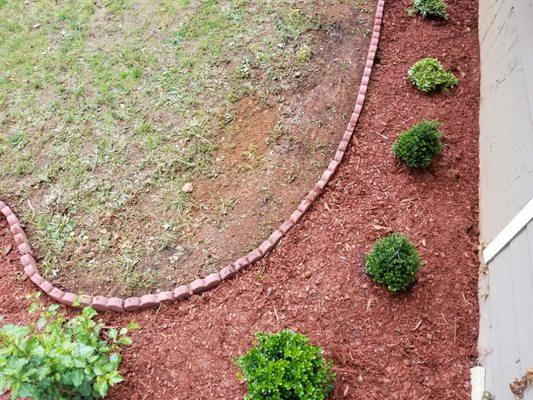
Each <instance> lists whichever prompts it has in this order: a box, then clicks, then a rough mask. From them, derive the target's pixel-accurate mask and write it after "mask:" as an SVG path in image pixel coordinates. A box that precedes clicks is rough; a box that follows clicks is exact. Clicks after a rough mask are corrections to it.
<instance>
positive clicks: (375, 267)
mask: <svg viewBox="0 0 533 400" xmlns="http://www.w3.org/2000/svg"><path fill="white" fill-rule="evenodd" d="M420 264H421V262H420V256H419V255H418V252H417V251H416V249H415V247H414V246H413V245H412V244H411V242H410V241H409V239H408V238H407V237H406V236H404V235H402V234H401V233H392V234H390V235H389V236H387V237H385V238H383V239H380V240H378V241H377V242H376V244H375V245H374V248H373V249H372V251H371V252H370V253H368V254H367V255H366V257H365V267H366V272H367V274H368V275H369V276H370V277H371V278H372V279H373V280H374V281H375V282H377V283H381V284H384V285H385V286H387V288H388V289H389V290H390V291H392V292H399V291H403V290H406V289H407V288H409V287H410V286H411V285H412V284H413V283H414V281H415V280H416V275H417V273H418V271H419V270H420Z"/></svg>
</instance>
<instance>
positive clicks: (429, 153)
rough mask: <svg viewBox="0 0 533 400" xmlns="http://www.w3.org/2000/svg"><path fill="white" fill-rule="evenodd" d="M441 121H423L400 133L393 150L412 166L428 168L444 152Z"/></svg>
mask: <svg viewBox="0 0 533 400" xmlns="http://www.w3.org/2000/svg"><path fill="white" fill-rule="evenodd" d="M439 125H440V122H439V121H437V120H433V121H426V120H424V121H422V122H420V123H418V124H416V125H414V126H413V127H412V128H411V129H408V130H406V131H404V132H402V133H400V135H398V138H397V139H396V141H395V142H394V144H393V145H392V151H393V152H394V154H395V155H396V157H398V158H399V159H400V160H402V161H403V162H404V163H405V164H407V165H408V166H409V167H411V168H426V167H428V166H429V165H430V164H431V162H432V161H433V159H434V158H435V157H436V156H437V155H439V154H440V153H441V152H442V149H443V147H444V146H443V145H442V143H441V141H440V137H441V136H442V132H441V131H439Z"/></svg>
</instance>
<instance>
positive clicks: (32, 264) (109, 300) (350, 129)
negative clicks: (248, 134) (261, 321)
mask: <svg viewBox="0 0 533 400" xmlns="http://www.w3.org/2000/svg"><path fill="white" fill-rule="evenodd" d="M384 5H385V0H378V5H377V9H376V14H375V18H374V28H373V31H372V38H371V39H370V45H369V49H368V55H367V59H366V64H365V69H364V72H363V78H362V79H361V86H360V87H359V94H358V96H357V101H356V103H355V108H354V111H353V113H352V116H351V118H350V122H349V123H348V126H347V128H346V131H345V132H344V135H343V136H342V139H341V142H340V143H339V146H338V148H337V152H336V153H335V156H334V157H333V160H331V162H330V163H329V166H328V168H327V169H326V170H325V171H324V173H323V174H322V177H321V178H320V180H319V181H318V182H317V183H316V184H315V186H314V187H313V189H311V191H310V192H309V193H308V194H307V196H305V198H304V199H303V200H302V202H301V203H300V205H299V206H298V208H297V209H296V211H294V212H293V213H292V215H291V216H290V218H289V219H288V220H287V221H285V222H284V223H283V224H281V226H280V227H279V228H278V229H277V230H275V231H274V233H272V235H270V237H269V238H268V239H267V240H265V241H264V242H263V243H262V244H261V245H260V246H259V247H257V248H256V249H255V250H253V251H251V252H250V253H248V254H247V255H246V256H245V257H242V258H239V259H238V260H237V261H235V262H233V263H231V264H230V265H228V266H226V267H224V268H222V269H221V270H220V271H219V272H215V273H212V274H210V275H208V276H206V277H205V278H202V279H196V280H195V281H193V282H191V283H190V284H189V285H181V286H178V287H177V288H175V289H174V290H172V291H165V292H161V293H158V294H147V295H144V296H141V297H129V298H127V299H122V298H118V297H104V296H88V295H79V296H78V295H76V294H74V293H70V292H64V291H63V290H61V289H59V288H57V287H55V286H53V285H52V284H51V283H50V282H49V281H47V280H46V279H44V278H43V277H42V276H41V274H40V273H39V270H38V269H37V262H36V261H35V258H34V257H33V252H32V250H31V247H30V245H29V243H28V240H27V238H26V234H25V233H24V230H23V228H22V225H21V223H20V221H19V219H18V218H17V216H16V215H15V214H14V213H13V211H12V210H11V209H10V208H9V207H8V206H7V205H5V204H4V203H2V202H1V201H0V212H1V213H2V214H3V215H4V216H5V217H6V218H7V223H8V225H9V230H10V231H11V233H12V234H13V237H14V240H15V244H16V246H17V248H18V251H19V253H20V262H21V263H22V266H23V267H24V273H25V274H26V275H27V276H28V277H29V278H30V279H31V280H32V282H33V283H35V284H36V285H37V286H38V287H39V288H40V289H41V290H42V291H43V292H45V293H46V294H48V295H49V296H50V297H51V298H52V299H54V300H55V301H57V302H59V303H62V304H66V305H67V306H72V305H73V303H74V301H75V300H76V299H77V298H78V299H79V301H80V303H81V305H83V306H85V305H91V306H92V307H94V308H95V309H96V310H98V311H118V312H123V311H136V310H140V309H143V308H148V307H154V306H157V305H159V304H161V303H163V302H169V301H173V300H185V299H187V298H189V297H190V296H192V295H193V294H200V293H202V292H205V291H207V290H209V289H212V288H214V287H215V286H217V285H218V284H220V283H221V282H222V281H224V280H227V279H230V278H231V277H232V276H233V275H235V274H236V273H237V272H238V271H240V270H241V269H243V268H245V267H247V266H248V265H251V264H253V263H255V262H257V261H259V260H260V259H262V258H263V257H264V256H265V255H266V254H268V253H269V252H270V251H271V250H272V249H273V248H274V247H275V246H276V244H277V243H278V242H279V241H280V240H281V238H283V237H284V236H285V234H286V233H287V232H288V231H289V230H290V229H291V228H292V227H293V226H294V225H295V224H296V223H297V222H298V221H299V220H300V218H302V216H303V215H304V214H305V213H306V212H307V210H309V208H310V206H311V204H313V202H314V201H315V200H316V199H317V198H318V197H320V195H321V194H322V193H323V192H324V189H325V187H326V185H327V184H328V182H329V181H330V180H331V177H332V176H333V175H334V174H335V172H336V171H337V168H338V167H339V164H340V162H341V161H342V159H343V157H344V154H345V152H346V149H347V148H348V143H349V142H350V140H351V138H352V136H353V134H354V131H355V126H356V125H357V121H358V120H359V115H360V114H361V110H362V109H363V104H364V101H365V97H366V92H367V90H368V83H369V80H370V75H371V73H372V67H373V65H374V59H375V57H376V52H377V48H378V42H379V36H380V32H381V22H382V20H383V7H384Z"/></svg>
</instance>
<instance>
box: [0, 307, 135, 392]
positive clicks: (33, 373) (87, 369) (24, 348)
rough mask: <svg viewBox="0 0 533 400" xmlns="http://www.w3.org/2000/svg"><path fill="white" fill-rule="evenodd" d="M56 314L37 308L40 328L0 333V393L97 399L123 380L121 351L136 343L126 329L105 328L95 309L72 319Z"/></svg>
mask: <svg viewBox="0 0 533 400" xmlns="http://www.w3.org/2000/svg"><path fill="white" fill-rule="evenodd" d="M58 308H59V306H58V305H56V304H55V305H51V306H50V307H48V308H47V309H42V308H40V306H38V305H36V304H34V305H32V307H30V312H35V311H38V312H39V313H40V316H39V318H38V319H37V321H36V322H33V323H30V324H29V325H27V326H20V325H12V324H5V325H4V326H2V327H1V328H0V393H1V392H4V391H6V390H9V391H10V392H11V399H12V400H14V399H20V398H31V399H37V400H67V399H99V398H102V397H104V396H105V395H106V394H107V392H108V390H109V388H110V387H111V386H113V385H115V384H117V383H119V382H121V381H123V380H124V378H123V377H122V376H121V375H120V374H119V373H118V371H117V370H118V367H119V365H120V362H121V356H120V355H119V353H118V350H119V348H120V346H128V345H130V344H131V343H132V341H131V338H130V337H128V336H127V333H128V328H122V329H120V330H117V329H114V328H112V329H107V328H104V325H103V324H102V322H101V321H98V322H97V321H95V320H94V317H95V316H96V311H95V310H94V309H92V308H91V307H86V308H84V309H83V311H82V312H81V314H80V315H78V316H76V317H74V318H72V319H67V318H66V317H65V316H64V315H62V314H60V313H58V312H57V309H58ZM129 328H130V329H133V328H135V326H133V325H131V324H130V327H129Z"/></svg>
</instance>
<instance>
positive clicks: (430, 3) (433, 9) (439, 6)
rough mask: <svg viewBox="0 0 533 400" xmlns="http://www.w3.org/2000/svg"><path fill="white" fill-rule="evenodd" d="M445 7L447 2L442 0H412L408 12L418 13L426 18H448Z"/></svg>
mask: <svg viewBox="0 0 533 400" xmlns="http://www.w3.org/2000/svg"><path fill="white" fill-rule="evenodd" d="M447 8H448V4H446V2H445V1H444V0H413V6H412V7H411V8H410V9H409V13H410V14H415V13H416V14H420V15H421V16H423V17H428V18H442V19H448V13H447V12H446V9H447Z"/></svg>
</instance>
